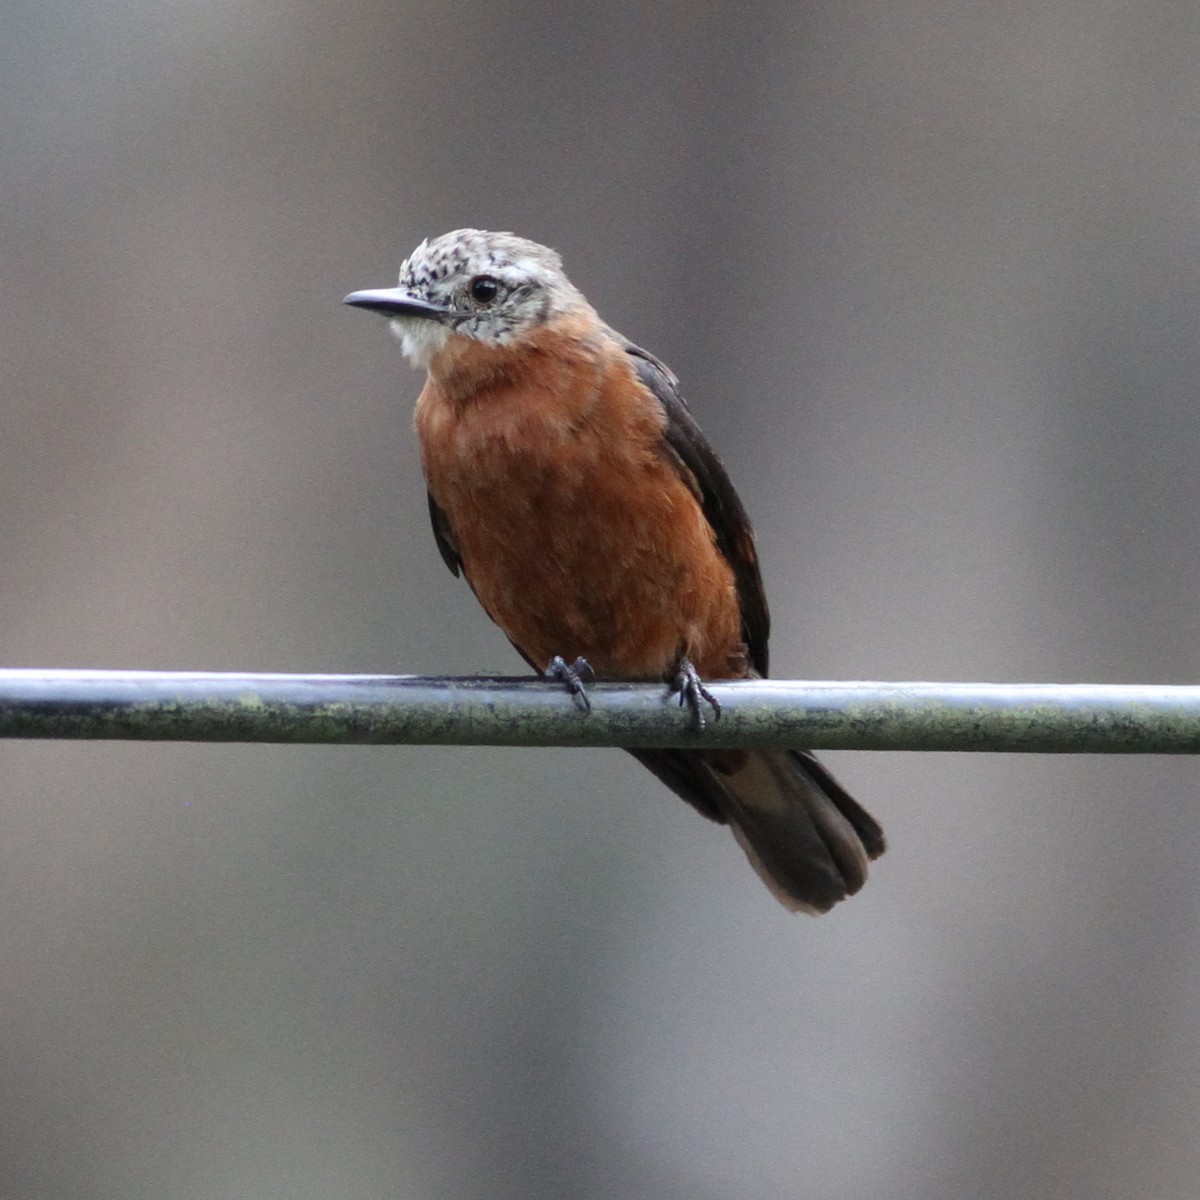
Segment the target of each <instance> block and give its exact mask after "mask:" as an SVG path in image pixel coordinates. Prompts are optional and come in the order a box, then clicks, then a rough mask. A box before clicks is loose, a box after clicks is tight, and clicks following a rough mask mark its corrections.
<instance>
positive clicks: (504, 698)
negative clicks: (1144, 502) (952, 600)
mask: <svg viewBox="0 0 1200 1200" xmlns="http://www.w3.org/2000/svg"><path fill="white" fill-rule="evenodd" d="M709 686H710V688H711V690H712V692H713V694H714V695H715V696H716V697H717V699H718V700H719V701H720V703H721V706H722V712H721V716H720V719H719V720H712V719H711V718H710V720H709V721H708V723H707V727H706V728H705V729H704V730H703V731H697V730H696V729H694V728H693V726H692V721H691V719H690V716H689V714H688V713H687V712H686V711H683V710H681V709H680V708H679V706H678V703H677V699H678V698H677V697H672V696H669V695H668V693H667V691H666V688H665V687H662V686H658V685H654V684H631V683H597V684H593V685H590V686H589V688H588V695H589V697H590V699H591V711H590V712H585V711H584V710H583V707H582V706H581V705H580V704H579V702H578V701H576V700H574V699H573V698H572V697H571V696H569V695H568V694H567V692H566V691H565V690H564V689H563V688H562V687H561V686H560V685H559V684H556V683H549V682H546V681H543V680H539V679H529V678H519V679H514V678H490V677H482V676H470V677H465V678H464V677H453V678H451V677H446V678H440V677H431V676H413V675H251V674H239V673H216V672H211V673H210V672H191V671H187V672H179V671H99V670H97V671H90V670H0V737H6V738H120V739H133V740H147V741H195V742H309V743H372V744H401V743H409V744H424V745H459V746H461V745H490V746H628V747H647V746H661V747H668V746H672V747H673V746H684V747H698V746H706V747H718V746H747V747H750V746H755V747H764V746H791V747H808V748H815V749H846V750H851V749H853V750H998V751H1034V752H1041V753H1060V754H1061V753H1097V754H1130V753H1143V754H1197V753H1200V687H1192V686H1186V687H1183V686H1156V685H1125V684H1122V685H1105V684H995V683H836V682H798V681H785V680H746V681H739V682H736V683H712V684H710V685H709Z"/></svg>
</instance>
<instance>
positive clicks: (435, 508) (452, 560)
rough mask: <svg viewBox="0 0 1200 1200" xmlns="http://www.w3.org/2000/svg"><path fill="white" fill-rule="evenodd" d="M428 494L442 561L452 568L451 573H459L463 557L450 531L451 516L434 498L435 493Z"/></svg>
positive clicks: (435, 536) (434, 531)
mask: <svg viewBox="0 0 1200 1200" xmlns="http://www.w3.org/2000/svg"><path fill="white" fill-rule="evenodd" d="M428 496H429V519H430V521H432V522H433V539H434V541H436V542H437V548H438V553H439V554H441V556H442V562H444V563H445V564H446V566H448V567H449V568H450V573H451V574H452V575H458V574H459V573H460V572H461V571H462V558H461V557H460V556H459V553H458V546H456V545H455V543H454V534H453V533H451V531H450V518H449V517H447V516H446V513H445V510H444V509H443V508H442V506H441V505H440V504H438V502H437V501H436V500H435V499H434V498H433V493H432V492H429V493H428Z"/></svg>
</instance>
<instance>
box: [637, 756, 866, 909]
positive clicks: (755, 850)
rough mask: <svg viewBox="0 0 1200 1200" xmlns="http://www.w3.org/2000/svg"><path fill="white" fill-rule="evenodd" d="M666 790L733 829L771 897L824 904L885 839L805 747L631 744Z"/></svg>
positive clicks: (854, 880)
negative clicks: (654, 747) (704, 747)
mask: <svg viewBox="0 0 1200 1200" xmlns="http://www.w3.org/2000/svg"><path fill="white" fill-rule="evenodd" d="M630 753H631V754H632V755H633V756H634V758H636V759H637V760H638V762H640V763H641V764H642V765H643V766H645V767H648V768H649V769H650V770H651V771H653V772H654V774H655V775H657V776H658V777H659V779H661V780H662V781H663V783H665V784H666V785H667V786H668V787H669V788H670V789H671V790H672V791H674V792H676V793H677V794H678V795H680V796H682V797H683V798H684V799H685V800H686V801H688V803H689V804H692V805H693V806H694V807H695V808H697V809H698V810H699V811H700V812H702V813H703V814H704V815H705V816H706V817H708V818H710V819H711V820H713V821H717V822H719V823H720V824H722V825H728V826H729V827H730V828H731V829H732V830H733V836H734V837H735V838H737V840H738V844H739V845H740V846H741V847H742V849H743V850H744V851H745V852H746V857H747V858H748V859H749V860H750V863H751V865H752V866H753V867H754V869H755V870H756V871H757V872H758V873H759V875H760V876H761V878H762V880H763V882H764V883H765V884H766V885H767V887H769V888H770V889H771V891H772V893H773V894H774V895H775V897H776V899H778V900H779V902H780V903H781V904H783V905H784V907H785V908H789V909H791V910H792V911H793V912H809V913H823V912H828V911H829V910H830V909H831V908H832V907H833V906H834V905H835V904H836V903H837V902H838V901H839V900H844V899H845V898H846V897H847V896H852V895H853V894H854V893H855V892H857V891H858V889H859V888H861V887H862V885H863V884H864V883H865V882H866V880H867V862H868V861H869V860H870V859H873V858H878V857H879V856H880V855H881V854H882V853H883V851H884V849H885V847H886V842H885V841H884V836H883V830H882V829H881V828H880V827H879V823H878V822H877V821H876V820H875V818H874V817H872V816H871V814H870V813H868V812H867V811H866V810H865V809H864V808H863V807H862V806H861V805H859V804H858V803H857V801H855V800H854V799H853V797H851V796H850V794H849V793H848V792H846V791H845V790H844V789H843V788H842V786H841V785H840V784H839V783H838V782H837V780H836V779H834V778H833V776H832V775H830V774H829V772H828V771H826V770H825V768H824V767H823V766H822V765H821V764H820V763H819V762H817V760H816V759H815V758H814V757H813V756H812V755H811V754H809V753H807V752H806V751H803V750H632V751H630Z"/></svg>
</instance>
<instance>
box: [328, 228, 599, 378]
mask: <svg viewBox="0 0 1200 1200" xmlns="http://www.w3.org/2000/svg"><path fill="white" fill-rule="evenodd" d="M345 302H346V303H347V304H351V305H353V306H354V307H356V308H365V309H369V310H370V311H372V312H377V313H382V314H383V315H384V316H385V317H387V318H388V322H389V323H390V325H391V327H392V331H393V333H395V334H396V336H397V337H398V338H399V339H400V344H401V347H402V349H403V351H404V353H405V355H406V356H407V357H408V359H409V361H410V362H411V363H412V364H413V366H415V367H428V366H429V364H430V361H431V360H432V359H433V357H434V355H436V354H437V353H438V351H439V350H441V349H442V348H443V347H444V346H445V345H446V344H447V342H448V341H449V340H450V339H451V338H452V337H455V336H456V335H458V336H462V337H468V338H473V339H474V340H476V341H478V342H483V343H486V344H490V345H494V346H504V345H506V344H508V343H511V342H513V341H516V340H517V339H519V338H520V337H521V335H522V334H525V333H528V332H530V331H532V330H535V329H537V328H538V327H540V326H542V325H544V324H546V323H547V322H548V321H551V320H553V319H554V318H555V317H556V316H558V315H560V314H562V313H565V312H569V311H571V310H572V309H578V308H580V307H583V308H586V307H587V301H586V300H585V299H584V298H583V296H582V294H581V293H580V292H579V291H578V289H576V288H575V287H574V286H573V285H572V283H571V281H570V280H569V279H568V278H567V277H566V275H564V274H563V269H562V261H561V259H560V258H559V257H558V255H557V254H556V253H555V252H554V251H553V250H550V249H547V247H545V246H539V245H538V243H537V242H530V241H527V240H526V239H525V238H519V237H516V236H515V235H514V234H511V233H489V232H487V231H486V230H482V229H456V230H455V231H454V232H453V233H444V234H442V236H441V237H437V238H434V239H433V240H432V241H430V240H428V239H426V240H425V241H423V242H422V243H421V244H420V245H419V246H418V247H417V248H416V249H415V250H414V251H413V252H412V253H411V254H410V255H409V256H408V258H407V259H406V260H405V261H404V264H403V265H402V266H401V268H400V282H399V285H398V286H397V287H394V288H378V289H374V290H370V291H364V292H351V293H350V295H349V296H347V297H346V301H345Z"/></svg>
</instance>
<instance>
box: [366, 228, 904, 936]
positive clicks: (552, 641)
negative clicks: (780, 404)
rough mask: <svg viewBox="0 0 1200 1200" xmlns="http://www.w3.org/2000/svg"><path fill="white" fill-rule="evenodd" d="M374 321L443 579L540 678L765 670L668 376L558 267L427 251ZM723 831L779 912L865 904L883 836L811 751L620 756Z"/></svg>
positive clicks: (740, 522)
mask: <svg viewBox="0 0 1200 1200" xmlns="http://www.w3.org/2000/svg"><path fill="white" fill-rule="evenodd" d="M346 303H347V304H351V305H354V306H355V307H357V308H364V309H368V310H370V311H373V312H376V313H381V314H383V315H384V316H385V317H386V318H387V319H388V321H389V323H390V325H391V328H392V331H393V332H394V333H395V334H396V336H397V337H398V338H399V340H400V345H401V349H402V350H403V352H404V354H405V355H406V356H407V357H408V359H409V361H410V362H411V363H412V364H413V366H414V367H418V368H423V369H424V370H425V371H427V372H428V379H427V381H426V384H425V387H424V390H423V391H422V392H421V395H420V397H419V398H418V400H417V407H416V421H415V423H416V429H417V435H418V437H419V439H420V447H421V463H422V466H423V468H424V472H425V480H426V483H427V485H428V490H429V512H430V515H431V517H432V520H433V532H434V536H435V538H436V539H437V545H438V549H439V550H440V551H441V554H442V558H443V559H444V560H445V562H446V565H447V566H448V567H449V568H450V570H451V571H453V572H454V574H455V575H458V574H459V573H460V572H461V573H462V574H463V575H465V576H466V578H467V582H468V583H469V584H470V585H471V588H472V590H473V591H474V592H475V595H476V596H477V597H478V599H479V602H480V603H481V604H482V605H483V607H484V609H485V610H486V612H487V614H488V616H490V617H491V618H492V620H493V621H495V623H496V624H497V625H499V626H500V628H501V629H502V630H503V631H504V633H505V634H506V635H507V636H508V638H509V640H510V641H511V642H512V644H513V645H514V646H515V647H516V649H517V650H518V652H519V653H520V654H521V655H522V657H524V659H525V660H526V661H527V662H528V663H529V664H530V665H531V666H532V667H533V668H534V669H535V670H537V671H540V672H543V673H547V674H551V675H554V676H556V677H558V678H560V679H562V680H563V681H564V682H565V683H566V684H567V685H568V686H569V687H570V688H571V689H572V690H573V691H575V692H577V693H579V692H581V691H582V683H583V681H584V680H586V679H587V678H589V677H591V676H592V675H593V674H594V676H595V677H598V678H602V679H621V680H657V681H665V682H667V683H669V684H670V685H671V686H672V687H673V688H675V689H677V690H680V691H681V696H682V698H683V699H685V700H686V701H687V703H688V704H689V705H690V706H691V708H692V711H693V714H694V716H695V719H696V723H697V725H698V726H702V725H703V722H704V707H705V705H706V704H709V705H710V706H711V707H712V708H713V710H714V712H719V709H717V707H716V704H715V702H714V701H713V699H712V697H711V696H710V695H709V694H708V692H707V689H706V688H705V687H704V683H703V681H704V680H705V679H743V678H755V677H761V676H765V675H766V673H767V638H768V633H769V628H770V618H769V616H768V612H767V602H766V598H765V596H764V594H763V587H762V580H761V578H760V576H759V569H758V558H757V555H756V553H755V549H754V535H753V533H752V531H751V528H750V522H749V520H748V518H747V516H746V513H745V510H744V509H743V508H742V504H741V501H740V500H739V499H738V496H737V493H736V492H735V491H734V489H733V485H732V484H731V483H730V481H729V477H728V475H727V474H726V473H725V468H724V467H723V466H722V465H721V461H720V459H718V458H717V456H716V454H715V453H714V451H713V450H712V448H711V447H710V446H709V444H708V442H707V440H706V439H705V437H704V435H703V434H702V433H701V432H700V429H699V427H698V426H697V424H696V422H695V420H694V419H693V418H692V415H691V413H690V412H689V411H688V407H687V405H686V404H685V403H684V400H683V397H682V396H681V395H680V393H679V383H678V380H676V378H675V376H674V375H673V374H672V373H671V372H670V371H669V370H668V369H667V367H666V366H664V365H663V364H662V363H661V362H660V361H659V360H658V359H657V358H655V357H654V355H652V354H649V353H647V352H646V351H645V350H642V349H641V348H640V347H638V346H635V345H634V344H633V343H632V342H630V341H628V340H627V339H626V338H624V337H622V336H621V335H620V334H619V333H617V332H616V331H615V330H613V329H610V328H609V327H608V326H607V325H606V324H605V323H604V322H603V321H602V320H601V319H600V317H599V316H598V315H597V314H596V311H595V309H593V308H592V306H591V305H590V304H589V303H588V302H587V300H586V299H585V298H584V296H583V294H582V293H581V292H580V291H579V290H578V289H577V288H575V287H574V286H573V285H572V284H571V282H570V281H569V280H568V279H567V277H566V275H565V274H564V273H563V269H562V262H561V260H560V259H559V256H558V255H557V254H556V253H555V252H554V251H553V250H549V249H547V248H546V247H545V246H541V245H538V244H537V243H535V242H530V241H527V240H525V239H524V238H519V237H516V236H514V235H513V234H511V233H489V232H485V231H483V230H479V229H459V230H455V231H454V232H453V233H447V234H443V235H442V236H441V237H438V238H435V239H433V240H432V241H429V240H426V241H424V242H422V243H421V244H420V245H419V246H418V247H417V248H416V249H415V250H414V251H413V252H412V254H411V255H410V256H409V257H408V259H407V260H406V261H405V263H404V264H403V266H402V267H401V270H400V282H399V286H398V287H395V288H385V289H377V290H371V291H361V292H353V293H351V294H350V295H349V296H347V297H346ZM631 753H632V754H633V755H634V757H635V758H637V759H638V761H639V762H641V763H643V764H644V765H645V766H647V767H649V769H650V770H651V771H653V772H654V774H655V775H657V776H658V777H659V779H661V780H662V781H663V782H664V783H665V784H667V786H668V787H670V788H671V789H672V790H673V791H675V792H677V793H678V794H679V795H680V796H682V797H683V798H684V799H685V800H687V801H688V802H689V803H691V804H692V805H694V806H695V807H696V808H697V809H698V810H699V811H700V812H702V813H703V814H704V815H705V816H706V817H709V818H711V819H712V820H713V821H717V822H720V823H722V824H728V825H729V826H730V828H731V829H732V830H733V833H734V836H735V837H736V838H737V840H738V842H739V843H740V844H741V846H742V849H743V850H744V851H745V852H746V855H747V857H748V858H749V859H750V862H751V863H752V864H753V866H754V867H755V869H756V870H757V871H758V873H759V875H760V876H761V877H762V878H763V880H764V882H765V883H766V884H767V886H768V887H769V888H770V889H771V891H772V892H773V893H774V894H775V896H776V897H777V898H778V899H779V900H780V901H781V902H782V903H783V904H784V905H786V906H787V907H788V908H790V909H793V910H799V911H805V912H813V913H819V912H825V911H827V910H828V909H830V908H831V907H832V906H833V905H834V904H836V903H837V902H838V901H839V900H841V899H843V898H844V897H846V896H848V895H850V894H852V893H854V892H857V891H858V889H859V888H860V887H861V886H862V885H863V883H864V881H865V880H866V876H867V860H868V859H872V858H876V857H878V856H879V855H880V854H882V853H883V849H884V837H883V831H882V830H881V829H880V827H879V825H878V824H877V823H876V822H875V820H874V819H873V818H872V817H871V816H870V815H869V814H868V813H867V812H865V811H864V810H863V809H862V808H861V807H860V806H859V805H858V804H857V803H856V802H855V801H854V800H853V799H852V798H851V797H850V796H849V795H848V794H847V793H846V792H845V791H844V790H843V789H842V788H841V787H840V786H839V785H838V783H837V782H836V781H835V780H834V779H833V778H832V777H831V776H830V774H829V772H828V771H826V770H825V768H824V767H823V766H821V764H820V763H819V762H817V760H816V759H815V758H814V757H813V756H812V755H811V754H808V753H804V752H797V751H788V750H718V749H713V750H703V749H697V750H691V749H689V750H634V751H631Z"/></svg>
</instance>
